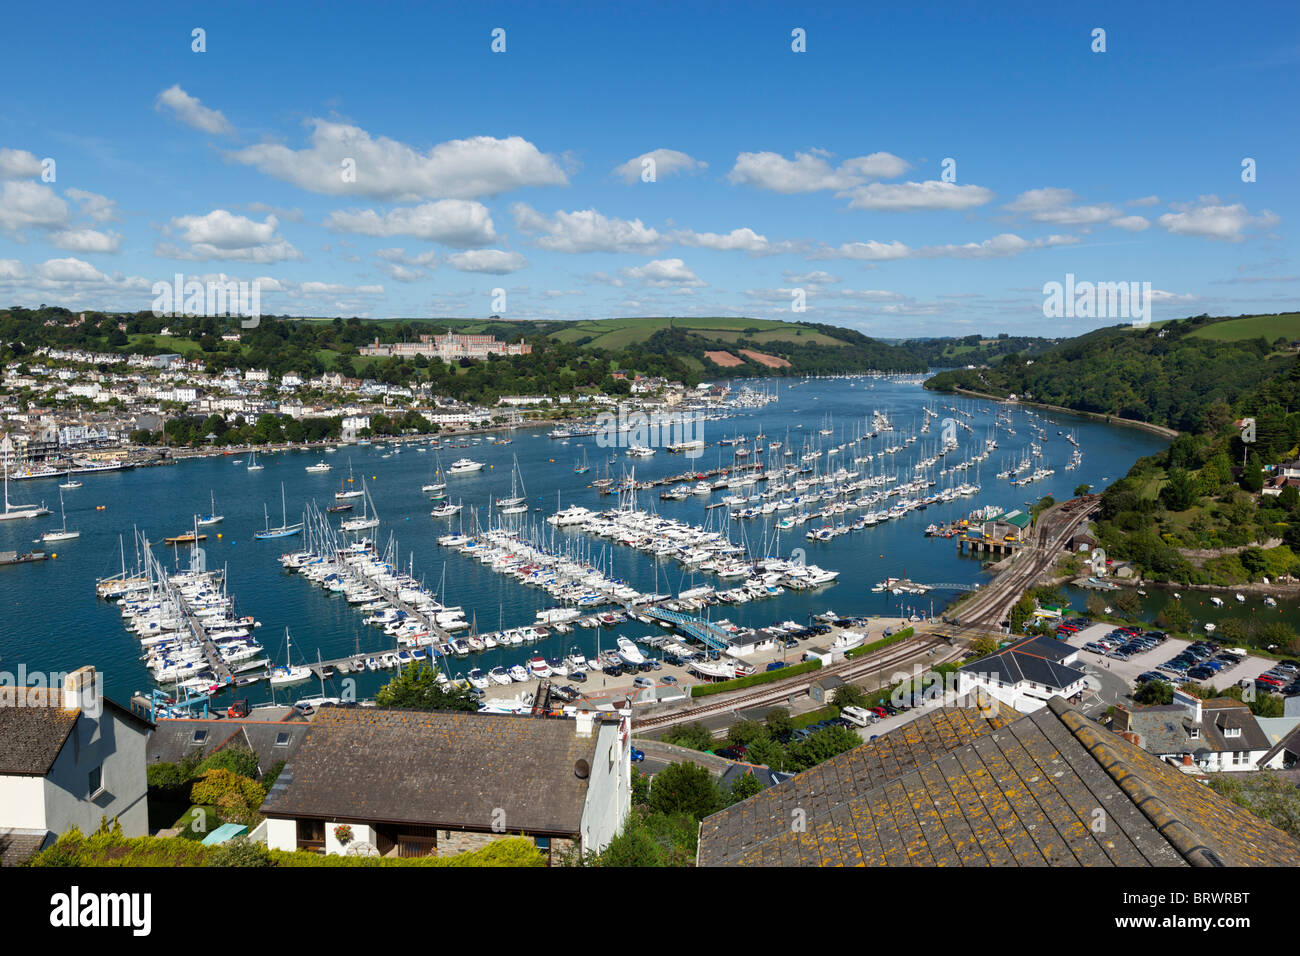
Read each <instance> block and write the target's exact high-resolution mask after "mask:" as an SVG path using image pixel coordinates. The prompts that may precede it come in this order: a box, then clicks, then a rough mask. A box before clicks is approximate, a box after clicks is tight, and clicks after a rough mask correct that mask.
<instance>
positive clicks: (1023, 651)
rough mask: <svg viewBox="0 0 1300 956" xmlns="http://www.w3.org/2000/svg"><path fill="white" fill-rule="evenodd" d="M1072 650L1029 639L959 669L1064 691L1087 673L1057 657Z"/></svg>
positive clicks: (1067, 654) (1006, 681) (1012, 681)
mask: <svg viewBox="0 0 1300 956" xmlns="http://www.w3.org/2000/svg"><path fill="white" fill-rule="evenodd" d="M1073 651H1074V648H1072V647H1070V646H1069V645H1065V644H1063V642H1061V641H1055V640H1044V639H1042V638H1032V639H1030V640H1025V641H1021V642H1019V643H1018V644H1013V645H1011V646H1010V647H1006V648H1003V649H1002V650H1001V651H998V652H997V653H996V654H990V655H989V656H988V657H981V658H980V659H979V660H977V661H971V662H970V663H969V664H967V665H966V666H965V667H963V668H961V670H962V671H963V672H965V673H969V674H982V675H986V676H991V677H993V678H995V679H997V680H1000V681H1001V682H1002V683H1004V684H1019V683H1021V682H1022V681H1028V682H1031V683H1035V684H1039V685H1041V686H1044V687H1047V688H1056V689H1057V690H1064V689H1065V688H1066V687H1069V686H1070V685H1071V684H1075V683H1077V682H1078V681H1081V680H1083V679H1084V678H1085V677H1087V676H1088V675H1087V674H1086V673H1085V672H1084V671H1082V670H1079V669H1078V668H1076V667H1071V666H1070V665H1069V664H1062V663H1060V660H1061V658H1063V657H1068V656H1069V655H1070V654H1071V653H1073Z"/></svg>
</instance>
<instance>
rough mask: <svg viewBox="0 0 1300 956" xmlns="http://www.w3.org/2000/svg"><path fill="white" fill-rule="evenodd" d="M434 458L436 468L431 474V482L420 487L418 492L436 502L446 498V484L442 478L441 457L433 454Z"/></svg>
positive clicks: (435, 453)
mask: <svg viewBox="0 0 1300 956" xmlns="http://www.w3.org/2000/svg"><path fill="white" fill-rule="evenodd" d="M434 458H435V459H436V462H435V464H436V465H437V468H435V469H434V472H433V481H431V482H429V483H428V484H427V485H423V486H421V488H420V490H421V491H423V492H424V493H425V494H426V495H428V496H429V497H430V498H432V499H433V500H434V501H438V500H439V499H441V498H446V497H447V482H446V480H444V478H443V476H442V456H441V455H439V454H438V453H437V452H434Z"/></svg>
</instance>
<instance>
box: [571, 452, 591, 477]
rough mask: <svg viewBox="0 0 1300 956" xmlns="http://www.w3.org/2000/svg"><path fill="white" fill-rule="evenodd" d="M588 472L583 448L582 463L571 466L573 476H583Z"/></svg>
mask: <svg viewBox="0 0 1300 956" xmlns="http://www.w3.org/2000/svg"><path fill="white" fill-rule="evenodd" d="M589 471H591V466H590V465H589V464H587V449H586V448H585V447H584V448H583V449H582V461H581V462H579V463H578V464H576V465H574V466H573V473H574V474H575V475H585V474H586V473H587V472H589Z"/></svg>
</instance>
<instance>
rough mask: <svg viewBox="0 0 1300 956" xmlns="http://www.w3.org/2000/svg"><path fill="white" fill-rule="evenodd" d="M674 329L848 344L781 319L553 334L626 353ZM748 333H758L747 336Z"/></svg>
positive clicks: (674, 322)
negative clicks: (667, 330)
mask: <svg viewBox="0 0 1300 956" xmlns="http://www.w3.org/2000/svg"><path fill="white" fill-rule="evenodd" d="M666 328H675V329H681V330H683V331H687V332H694V333H697V334H699V335H703V336H706V337H708V338H711V339H715V340H717V341H719V342H735V341H736V340H737V339H739V338H741V337H745V338H750V339H753V340H754V341H755V342H759V343H764V342H803V343H807V344H816V345H833V346H840V345H844V344H846V343H844V342H842V341H840V340H839V339H834V338H831V337H830V336H829V335H825V334H824V333H821V332H817V331H816V330H814V329H809V328H806V327H803V326H800V325H797V324H795V323H792V322H782V321H780V320H778V319H750V318H744V317H741V318H729V317H717V318H702V319H701V318H627V319H590V320H583V321H579V322H572V323H569V324H566V325H565V326H564V327H563V328H560V329H557V330H556V331H553V332H552V333H551V338H553V339H556V340H557V341H560V342H575V341H577V340H579V339H584V338H588V337H590V339H591V341H590V342H588V343H587V344H588V345H590V346H592V347H593V348H602V349H623V348H627V347H628V346H629V345H635V344H637V343H639V342H644V341H645V340H646V339H648V338H650V336H652V335H654V334H655V333H656V332H658V331H659V330H660V329H666ZM748 329H757V330H758V331H756V332H750V334H749V335H744V333H745V331H746V330H748Z"/></svg>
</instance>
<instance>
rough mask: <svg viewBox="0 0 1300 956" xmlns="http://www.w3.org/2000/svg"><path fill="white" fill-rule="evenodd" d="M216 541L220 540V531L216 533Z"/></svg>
mask: <svg viewBox="0 0 1300 956" xmlns="http://www.w3.org/2000/svg"><path fill="white" fill-rule="evenodd" d="M217 540H218V541H220V540H221V532H220V531H218V532H217Z"/></svg>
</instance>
